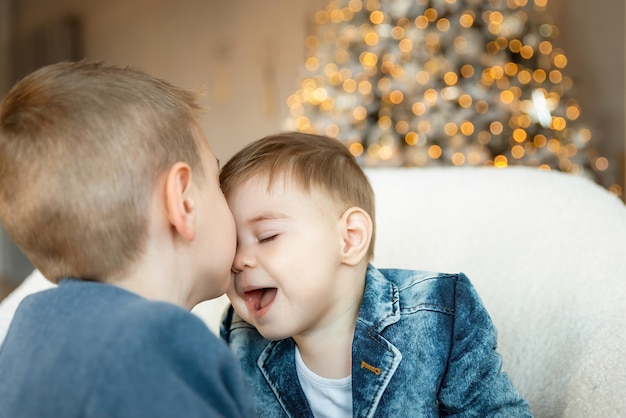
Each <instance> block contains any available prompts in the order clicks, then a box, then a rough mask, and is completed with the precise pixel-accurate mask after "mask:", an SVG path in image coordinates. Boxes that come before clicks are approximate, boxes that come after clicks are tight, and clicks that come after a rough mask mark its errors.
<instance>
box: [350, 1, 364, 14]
mask: <svg viewBox="0 0 626 418" xmlns="http://www.w3.org/2000/svg"><path fill="white" fill-rule="evenodd" d="M348 8H349V9H350V10H352V11H353V12H359V11H361V10H362V9H363V3H361V0H350V2H349V3H348Z"/></svg>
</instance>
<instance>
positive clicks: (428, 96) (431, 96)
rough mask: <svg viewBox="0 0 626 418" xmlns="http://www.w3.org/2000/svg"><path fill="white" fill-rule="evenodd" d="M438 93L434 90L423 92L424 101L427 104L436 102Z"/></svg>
mask: <svg viewBox="0 0 626 418" xmlns="http://www.w3.org/2000/svg"><path fill="white" fill-rule="evenodd" d="M437 97H438V93H437V90H435V89H427V90H426V91H425V92H424V100H425V101H426V102H428V103H429V104H434V103H435V102H436V101H437Z"/></svg>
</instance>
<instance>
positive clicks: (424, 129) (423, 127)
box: [417, 120, 432, 134]
mask: <svg viewBox="0 0 626 418" xmlns="http://www.w3.org/2000/svg"><path fill="white" fill-rule="evenodd" d="M431 128H432V126H431V125H430V122H429V121H427V120H421V121H419V122H418V123H417V131H418V132H420V133H422V134H427V133H429V132H430V130H431Z"/></svg>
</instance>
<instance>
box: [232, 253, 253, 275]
mask: <svg viewBox="0 0 626 418" xmlns="http://www.w3.org/2000/svg"><path fill="white" fill-rule="evenodd" d="M254 267H256V258H255V257H254V256H253V255H252V254H250V252H249V251H244V249H243V248H242V247H238V248H237V251H236V252H235V259H234V260H233V267H232V269H231V270H232V272H233V273H235V274H239V273H241V272H242V271H244V270H245V269H248V268H254Z"/></svg>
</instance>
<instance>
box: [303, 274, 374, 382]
mask: <svg viewBox="0 0 626 418" xmlns="http://www.w3.org/2000/svg"><path fill="white" fill-rule="evenodd" d="M366 268H367V265H365V267H364V268H358V269H356V271H358V273H357V275H356V276H357V277H358V278H355V280H353V281H352V286H349V287H348V288H347V289H345V293H344V296H345V297H343V298H342V301H345V302H347V303H346V304H345V305H344V306H342V307H341V310H340V311H339V313H338V315H336V316H335V318H334V320H333V322H332V323H330V324H327V325H326V326H324V327H322V328H319V329H316V330H315V331H313V332H311V333H308V334H306V335H298V336H294V337H293V339H294V341H295V343H296V344H297V346H298V350H299V351H300V356H301V357H302V361H303V362H304V364H306V366H307V367H308V368H309V369H310V370H311V371H313V372H314V373H316V374H318V375H319V376H322V377H326V378H330V379H340V378H343V377H347V376H349V375H350V374H351V373H352V342H353V340H354V330H355V328H356V321H357V318H358V316H359V310H360V308H361V301H362V299H363V293H364V291H365V269H366ZM360 271H362V274H361V272H360Z"/></svg>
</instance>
